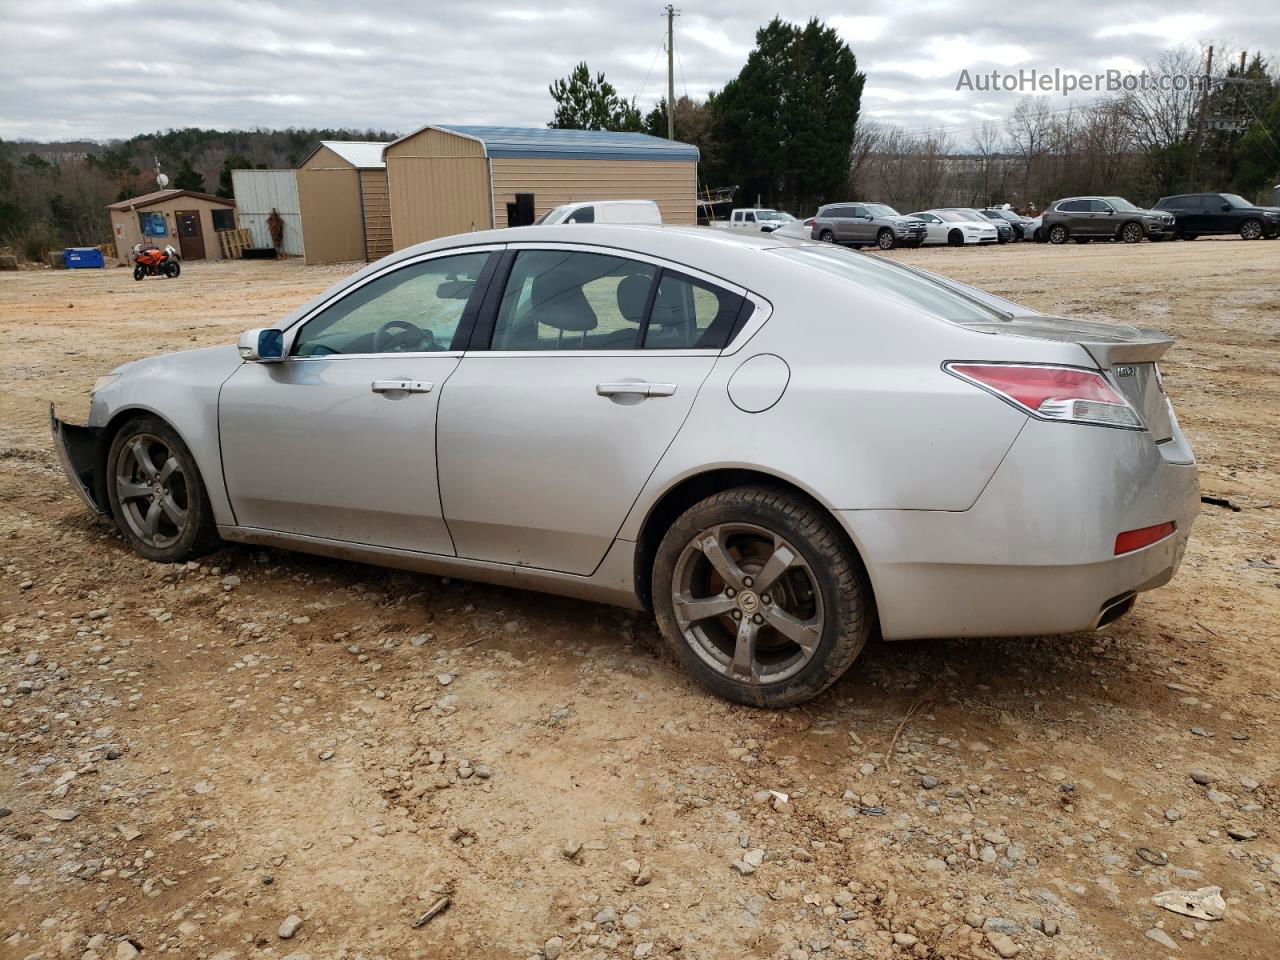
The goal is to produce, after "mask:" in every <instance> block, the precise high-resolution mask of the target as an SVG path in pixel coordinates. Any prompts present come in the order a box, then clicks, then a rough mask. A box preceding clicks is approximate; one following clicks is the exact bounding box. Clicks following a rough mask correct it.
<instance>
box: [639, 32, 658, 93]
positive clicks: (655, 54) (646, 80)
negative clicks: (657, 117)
mask: <svg viewBox="0 0 1280 960" xmlns="http://www.w3.org/2000/svg"><path fill="white" fill-rule="evenodd" d="M661 52H662V40H659V41H658V46H657V47H656V48H655V49H654V51H653V59H652V60H650V61H649V71H648V72H647V73H646V74H645V75H644V83H643V84H641V85H640V92H639V93H637V94H636V95H635V97H634V98H633V99H635V100H639V99H640V98H641V97H643V96H644V92H645V90H646V89H648V87H649V78H650V77H651V76H653V67H654V64H656V63H657V62H658V54H660V53H661Z"/></svg>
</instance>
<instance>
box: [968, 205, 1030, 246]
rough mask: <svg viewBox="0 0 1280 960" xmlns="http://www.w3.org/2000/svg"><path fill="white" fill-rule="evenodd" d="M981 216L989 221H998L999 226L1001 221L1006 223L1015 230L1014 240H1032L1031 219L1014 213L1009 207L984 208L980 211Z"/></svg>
mask: <svg viewBox="0 0 1280 960" xmlns="http://www.w3.org/2000/svg"><path fill="white" fill-rule="evenodd" d="M978 212H979V213H980V214H982V215H983V216H984V217H986V218H987V219H988V220H994V221H996V225H997V226H999V224H1000V221H1004V222H1005V223H1007V224H1009V226H1011V227H1012V228H1013V239H1014V240H1030V239H1031V237H1030V236H1029V234H1030V231H1031V219H1030V218H1029V217H1024V216H1021V215H1019V214H1016V213H1014V212H1013V211H1012V210H1010V209H1008V208H1007V207H983V208H980V209H979V210H978Z"/></svg>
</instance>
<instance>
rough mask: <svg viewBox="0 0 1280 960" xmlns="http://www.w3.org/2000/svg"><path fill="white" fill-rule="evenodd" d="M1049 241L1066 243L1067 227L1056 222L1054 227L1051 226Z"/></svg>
mask: <svg viewBox="0 0 1280 960" xmlns="http://www.w3.org/2000/svg"><path fill="white" fill-rule="evenodd" d="M1049 242H1050V243H1066V242H1067V228H1066V227H1064V226H1062V224H1054V225H1053V226H1052V227H1050V228H1049Z"/></svg>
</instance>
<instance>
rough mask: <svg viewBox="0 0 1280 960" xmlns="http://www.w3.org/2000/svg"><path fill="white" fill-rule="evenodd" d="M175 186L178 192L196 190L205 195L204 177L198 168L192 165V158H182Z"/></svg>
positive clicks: (174, 182) (174, 181) (174, 180)
mask: <svg viewBox="0 0 1280 960" xmlns="http://www.w3.org/2000/svg"><path fill="white" fill-rule="evenodd" d="M173 186H174V188H175V189H177V190H194V191H195V192H196V193H204V177H202V176H200V174H199V172H197V170H196V168H195V167H193V166H192V165H191V158H190V157H183V158H182V163H181V164H179V165H178V173H177V175H176V176H175V177H174V178H173Z"/></svg>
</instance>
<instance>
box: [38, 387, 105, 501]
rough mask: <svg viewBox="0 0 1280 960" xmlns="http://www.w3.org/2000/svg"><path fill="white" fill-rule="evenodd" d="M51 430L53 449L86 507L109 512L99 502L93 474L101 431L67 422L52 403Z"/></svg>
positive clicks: (50, 412) (50, 406)
mask: <svg viewBox="0 0 1280 960" xmlns="http://www.w3.org/2000/svg"><path fill="white" fill-rule="evenodd" d="M49 430H50V432H51V433H52V434H53V449H54V450H55V451H56V452H57V454H58V461H59V462H60V463H61V464H62V470H63V472H64V473H65V474H66V475H67V479H68V480H69V481H70V482H71V487H72V489H73V490H75V492H76V493H77V494H78V495H79V496H80V499H81V500H83V501H84V505H85V506H86V507H88V508H89V509H90V510H92V511H93V512H94V513H95V514H98V515H99V516H106V513H107V511H106V507H105V506H104V505H102V504H100V503H99V502H98V496H99V495H98V484H97V477H95V476H94V464H95V463H96V462H97V451H98V431H97V430H94V429H93V428H91V427H79V426H76V425H75V424H71V423H64V422H63V421H61V420H59V419H58V417H57V414H55V413H54V410H53V404H49Z"/></svg>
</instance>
